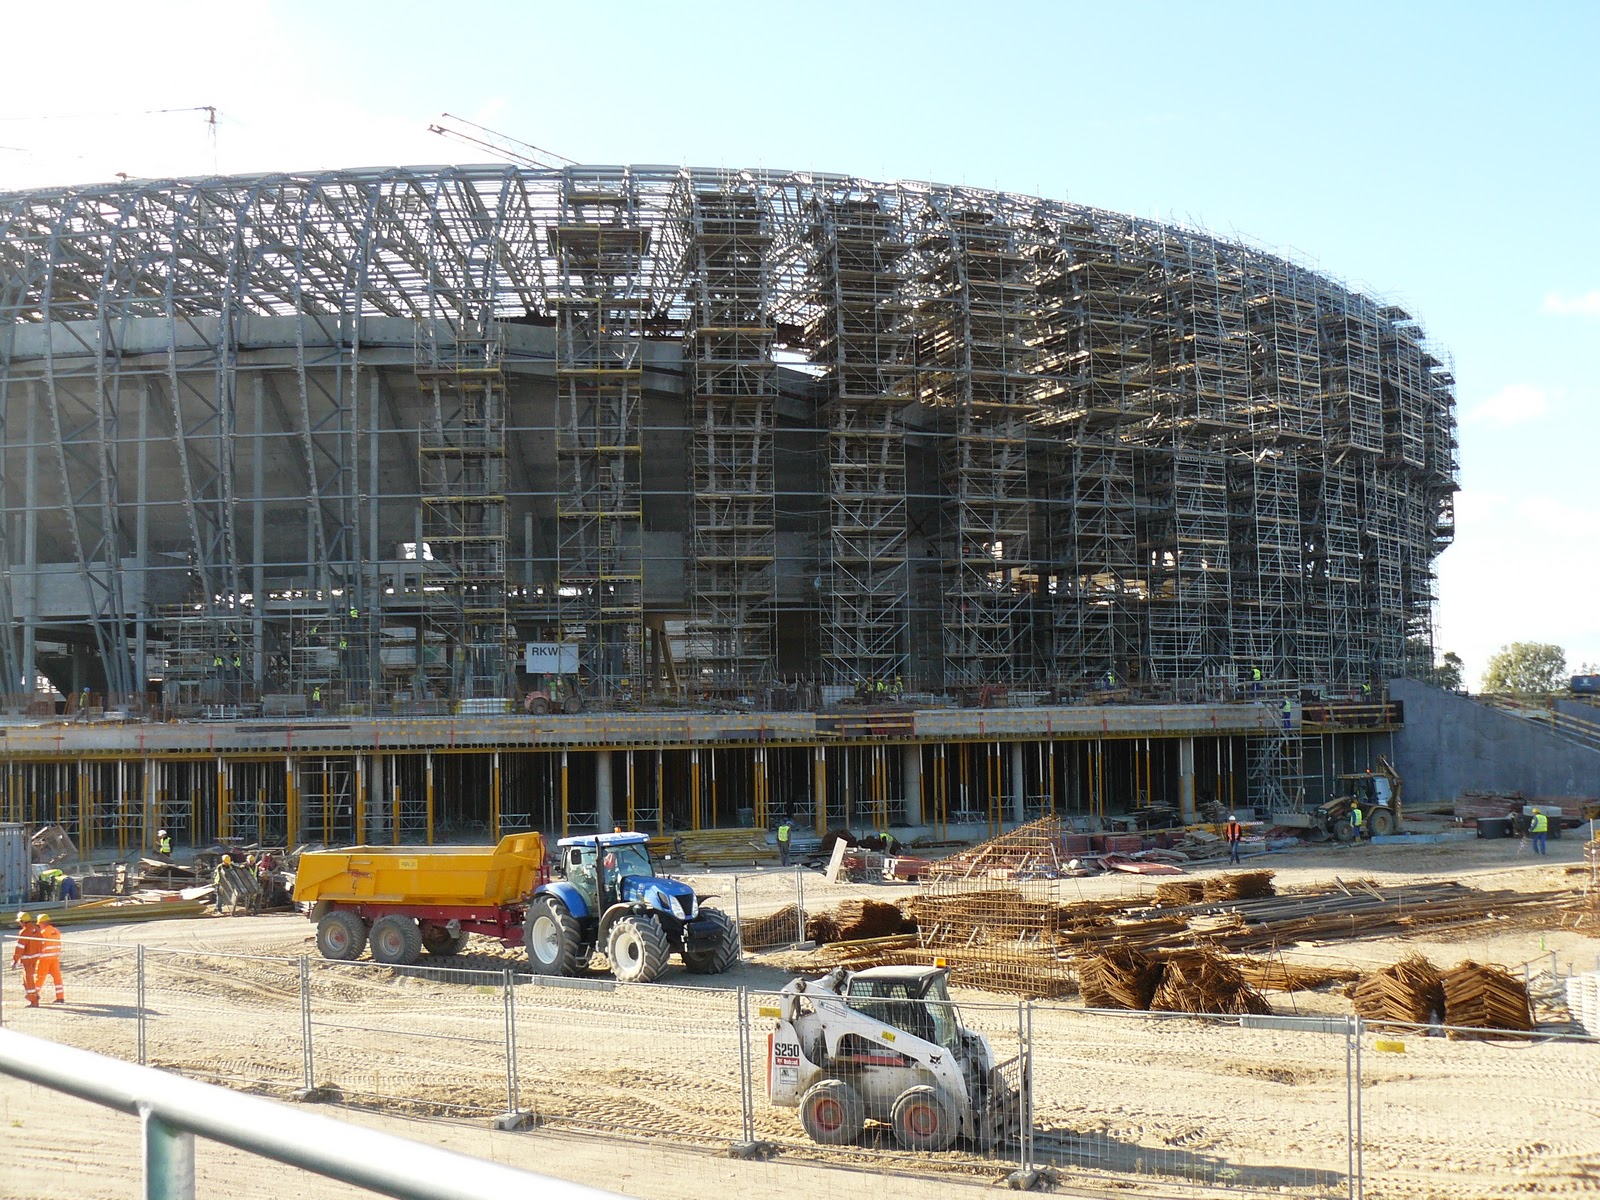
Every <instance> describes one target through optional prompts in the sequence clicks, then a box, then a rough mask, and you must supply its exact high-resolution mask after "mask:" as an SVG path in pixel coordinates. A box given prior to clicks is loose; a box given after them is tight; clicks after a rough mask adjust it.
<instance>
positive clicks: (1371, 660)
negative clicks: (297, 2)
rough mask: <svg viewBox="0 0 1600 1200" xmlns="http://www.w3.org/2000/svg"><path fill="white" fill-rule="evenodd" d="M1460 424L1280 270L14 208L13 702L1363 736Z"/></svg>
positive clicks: (25, 202) (0, 644) (785, 213)
mask: <svg viewBox="0 0 1600 1200" xmlns="http://www.w3.org/2000/svg"><path fill="white" fill-rule="evenodd" d="M1454 387H1455V383H1454V379H1453V377H1452V375H1451V370H1450V364H1449V361H1448V358H1447V356H1446V355H1444V354H1443V353H1441V352H1440V351H1438V350H1437V349H1436V348H1433V347H1431V346H1430V345H1429V343H1428V342H1427V340H1426V338H1425V337H1424V335H1423V332H1422V329H1421V327H1420V326H1419V325H1418V323H1417V322H1416V320H1415V319H1414V318H1413V317H1412V316H1411V315H1410V314H1409V313H1408V312H1406V311H1405V310H1403V309H1400V308H1397V307H1393V306H1386V305H1385V304H1384V303H1383V302H1381V301H1378V300H1374V299H1372V298H1370V297H1366V296H1362V295H1359V294H1357V293H1354V292H1352V291H1350V290H1349V289H1348V288H1346V287H1344V286H1343V285H1341V284H1340V283H1338V282H1337V281H1335V280H1332V279H1329V278H1327V277H1325V276H1323V275H1321V274H1318V273H1315V272H1313V271H1310V270H1308V269H1306V268H1305V267H1303V266H1301V265H1299V264H1297V263H1294V262H1292V261H1289V260H1287V259H1285V258H1283V257H1281V256H1277V255H1273V254H1270V253H1267V252H1264V251H1261V250H1259V249H1256V248H1253V247H1250V246H1246V245H1241V244H1239V243H1237V242H1235V241H1229V240H1226V239H1221V238H1217V237H1213V236H1211V235H1209V234H1206V233H1204V232H1200V231H1196V230H1192V229H1185V228H1179V227H1174V226H1171V225H1163V224H1160V223H1157V222H1153V221H1146V220H1140V219H1137V218H1133V217H1129V216H1126V215H1122V214H1117V213H1110V212H1105V211H1102V210H1098V209H1094V208H1089V207H1086V206H1083V205H1076V204H1067V203H1063V202H1056V201H1049V200H1042V199H1036V198H1032V197H1025V196H1016V195H1010V194H1005V193H996V192H987V191H981V190H977V189H967V188H952V187H944V186H936V185H931V184H921V183H909V182H899V183H874V182H872V181H869V180H862V179H856V178H851V177H845V176H830V175H822V174H817V173H811V172H804V173H789V172H768V171H731V170H690V169H680V168H669V167H577V166H574V167H567V168H562V169H551V170H545V169H536V168H526V167H507V166H501V167H461V168H415V169H393V170H385V171H339V172H330V173H327V174H321V175H306V176H287V175H286V176H260V177H255V176H252V177H248V178H238V179H204V180H187V181H167V182H143V183H140V182H126V183H114V184H106V185H96V186H89V187H81V188H69V189H61V190H54V191H38V192H27V193H18V194H12V195H4V196H0V565H3V566H4V568H5V576H6V581H7V582H6V586H4V587H3V588H0V621H3V622H4V624H5V627H6V629H7V631H8V636H6V637H3V638H0V668H3V669H4V672H5V675H6V680H5V683H4V687H3V690H4V692H5V694H6V697H7V703H8V705H9V706H10V707H12V708H15V709H23V708H27V707H30V706H37V705H38V704H41V703H42V704H44V705H45V706H46V707H49V706H50V705H52V704H54V703H55V701H53V700H51V699H50V698H49V697H50V695H51V694H52V693H44V694H43V695H41V694H40V690H39V680H40V679H41V678H44V679H47V680H48V681H49V682H50V684H51V686H52V687H53V688H54V689H55V692H58V693H60V694H61V695H66V694H68V693H71V694H74V695H79V694H81V693H83V692H86V691H87V692H88V693H90V695H91V696H92V697H94V698H96V703H97V704H99V705H103V706H104V707H107V708H111V707H124V708H127V709H130V710H134V709H145V710H149V709H152V708H160V709H161V710H162V711H164V712H165V713H167V714H168V715H173V716H180V717H181V716H190V715H205V714H206V712H207V710H211V711H212V712H217V711H222V710H227V711H229V712H234V713H237V714H239V715H248V714H251V713H258V712H259V713H262V714H268V715H282V714H292V713H299V712H311V711H318V712H324V713H331V712H334V711H341V712H351V713H354V712H357V711H366V712H371V713H374V714H382V713H386V712H405V711H414V710H415V709H416V708H417V706H419V705H430V704H431V705H440V706H443V705H446V704H456V703H459V702H468V703H469V704H471V705H475V706H489V707H496V706H499V705H502V704H503V703H504V702H505V701H506V700H508V699H510V698H512V697H514V696H515V695H516V693H517V692H518V691H520V690H522V689H525V688H527V689H532V688H535V687H536V686H537V681H536V680H534V679H531V678H529V677H528V676H527V675H526V673H525V672H522V671H519V670H518V665H519V664H518V663H517V662H516V661H515V659H514V658H513V656H511V655H510V654H509V647H510V646H511V645H512V644H515V643H517V642H522V641H530V642H534V641H537V642H547V641H557V642H561V643H566V644H569V645H576V647H577V648H578V650H579V659H578V675H579V677H580V678H579V680H578V682H579V683H580V684H581V686H583V687H584V688H586V689H587V691H586V700H587V701H588V702H590V703H593V704H596V705H602V706H603V705H609V704H614V703H618V702H620V700H619V698H620V697H625V698H627V700H628V702H640V701H642V700H646V699H648V698H650V697H655V698H657V699H660V698H663V697H665V696H667V695H682V694H688V695H691V696H695V697H707V698H712V699H715V700H716V701H718V702H722V701H725V700H727V699H730V698H733V697H752V698H753V697H760V698H761V699H762V702H765V701H767V700H771V701H773V702H774V703H776V702H777V699H778V697H779V696H780V695H782V696H784V697H787V700H786V702H787V703H792V704H796V705H799V704H803V703H815V702H816V701H817V699H818V698H819V697H821V696H823V695H824V694H825V693H822V692H820V691H817V690H814V689H807V690H801V689H797V688H794V687H793V686H792V683H793V681H795V680H796V678H797V677H800V678H802V679H803V680H804V681H805V682H806V683H807V684H817V685H822V686H828V685H832V686H833V687H834V688H840V689H844V690H846V691H848V690H851V689H853V688H856V687H859V686H860V684H862V683H863V682H865V681H866V680H871V679H877V680H893V679H895V678H897V677H898V678H901V679H902V680H903V682H904V686H905V689H906V690H907V691H918V692H936V693H937V692H941V691H943V692H948V693H952V694H955V695H958V696H966V695H972V694H974V693H975V694H976V695H977V696H978V697H982V696H984V695H987V696H988V697H989V698H990V699H993V698H994V696H996V695H997V694H998V689H1001V688H1006V689H1010V690H1011V691H1012V692H1013V693H1015V692H1019V691H1021V692H1027V693H1030V694H1037V695H1046V694H1055V695H1057V696H1062V695H1084V694H1100V695H1102V696H1113V697H1120V696H1122V695H1123V694H1125V693H1126V692H1127V691H1129V690H1130V689H1131V690H1132V691H1133V692H1136V693H1140V694H1143V693H1149V694H1152V695H1155V694H1159V695H1162V696H1168V697H1176V698H1180V699H1200V698H1207V697H1210V698H1215V697H1219V696H1225V695H1234V696H1238V695H1240V694H1241V689H1243V690H1244V692H1245V694H1247V695H1248V694H1251V693H1250V691H1249V689H1250V688H1251V687H1252V686H1253V685H1254V683H1255V682H1256V681H1257V676H1258V674H1259V676H1260V677H1261V679H1262V681H1264V682H1271V683H1273V684H1275V685H1278V686H1281V687H1285V688H1289V689H1294V688H1301V689H1312V690H1320V691H1323V692H1325V693H1327V694H1329V695H1338V694H1349V693H1352V692H1357V693H1359V691H1360V690H1361V689H1362V687H1363V686H1364V685H1368V684H1371V683H1374V682H1375V681H1377V680H1378V679H1381V678H1383V677H1385V676H1387V675H1390V674H1397V673H1406V672H1408V671H1412V672H1414V671H1415V670H1416V669H1418V667H1419V666H1425V665H1426V663H1425V662H1424V661H1423V660H1425V659H1426V658H1427V656H1428V652H1429V650H1430V648H1431V647H1430V642H1431V620H1432V611H1433V606H1434V602H1435V592H1436V587H1437V583H1436V577H1435V573H1434V563H1435V560H1436V559H1437V557H1438V555H1439V553H1440V552H1441V551H1442V550H1443V549H1444V548H1445V547H1446V546H1447V545H1448V544H1449V543H1450V540H1451V538H1452V537H1453V534H1454V512H1453V503H1452V501H1453V495H1454V492H1455V488H1456V473H1457V464H1456V439H1455V424H1456V414H1455V397H1454ZM647 648H648V651H649V652H648V653H646V650H647ZM678 668H683V669H682V670H679V669H678ZM625 681H626V684H627V686H626V687H625V686H624V682H625ZM785 684H788V685H791V686H789V687H788V690H784V688H783V687H782V686H780V685H785ZM827 694H831V695H835V696H836V695H837V694H838V693H837V692H834V693H827ZM410 819H413V818H409V817H408V820H410Z"/></svg>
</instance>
